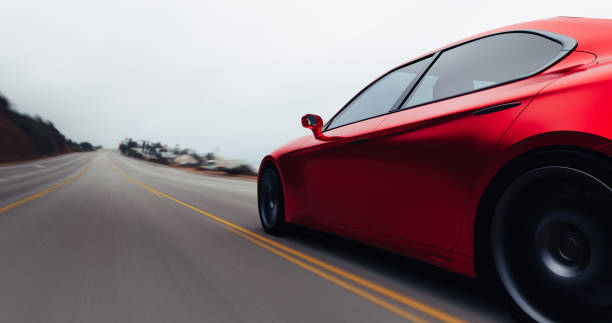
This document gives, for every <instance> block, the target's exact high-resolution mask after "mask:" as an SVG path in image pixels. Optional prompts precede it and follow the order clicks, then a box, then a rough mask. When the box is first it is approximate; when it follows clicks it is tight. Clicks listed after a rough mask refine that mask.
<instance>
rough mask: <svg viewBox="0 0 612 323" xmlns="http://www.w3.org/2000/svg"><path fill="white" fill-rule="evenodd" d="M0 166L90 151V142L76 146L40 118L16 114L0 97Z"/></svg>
mask: <svg viewBox="0 0 612 323" xmlns="http://www.w3.org/2000/svg"><path fill="white" fill-rule="evenodd" d="M0 143H2V144H1V145H0V163H4V162H15V161H23V160H29V159H35V158H41V157H45V156H55V155H59V154H64V153H69V152H80V151H93V150H95V149H96V148H99V147H94V146H93V145H92V144H91V143H89V142H81V143H77V142H74V141H72V140H70V139H66V137H65V136H64V135H63V134H62V133H61V132H60V131H59V130H57V129H56V128H55V126H54V125H53V123H51V122H49V121H45V120H43V119H42V118H41V117H39V116H35V117H33V116H30V115H27V114H23V113H19V112H17V111H15V110H14V109H13V108H12V107H11V103H10V101H9V100H8V99H7V98H5V97H4V96H2V95H0Z"/></svg>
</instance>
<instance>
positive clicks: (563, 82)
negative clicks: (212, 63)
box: [262, 18, 612, 277]
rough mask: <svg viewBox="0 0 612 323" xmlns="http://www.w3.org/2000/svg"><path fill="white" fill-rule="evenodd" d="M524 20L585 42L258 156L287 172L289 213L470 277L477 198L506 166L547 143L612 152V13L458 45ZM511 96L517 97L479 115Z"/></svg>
mask: <svg viewBox="0 0 612 323" xmlns="http://www.w3.org/2000/svg"><path fill="white" fill-rule="evenodd" d="M525 29H530V30H534V29H535V30H543V31H549V32H554V33H558V34H562V35H566V36H569V37H573V38H575V39H576V40H577V42H578V45H577V47H576V49H575V50H574V51H572V52H571V53H570V54H569V55H568V56H567V57H565V58H564V59H562V60H561V61H559V62H558V63H556V64H554V65H553V66H551V67H549V68H548V69H546V70H545V71H543V72H541V73H539V74H537V75H535V76H532V77H529V78H526V79H522V80H519V81H515V82H510V83H508V84H504V85H501V86H496V87H492V88H488V89H485V90H481V91H476V92H473V93H469V94H466V95H461V96H457V97H454V98H450V99H445V100H441V101H438V102H433V103H430V104H425V105H421V106H417V107H415V108H411V109H406V110H401V111H397V112H392V113H388V114H385V115H382V116H378V117H375V118H372V119H367V120H364V121H360V122H356V123H354V124H350V125H346V126H342V127H339V128H335V129H331V130H329V131H325V135H326V136H339V137H343V139H340V140H335V141H321V140H317V139H315V138H314V137H313V136H312V135H309V136H304V137H301V138H299V139H297V140H296V141H294V142H292V143H290V144H287V145H285V146H283V147H281V148H279V149H277V150H276V151H274V152H273V153H272V154H270V155H269V156H266V158H264V161H263V162H262V165H264V163H267V162H270V163H273V164H274V165H275V166H276V167H277V168H278V170H279V172H280V174H281V179H282V181H283V185H284V188H285V201H286V203H285V204H286V205H285V206H286V214H285V216H286V220H287V221H288V222H293V223H297V224H300V225H304V226H308V227H312V228H316V229H321V230H325V231H329V232H332V233H335V234H339V235H342V236H346V237H349V238H353V239H356V240H360V241H363V242H366V243H368V244H372V245H376V246H379V247H382V248H385V249H389V250H392V251H395V252H398V253H402V254H405V255H408V256H411V257H414V258H416V259H419V260H422V261H425V262H428V263H432V264H435V265H437V266H440V267H443V268H446V269H448V270H451V271H455V272H458V273H461V274H464V275H469V276H472V277H474V276H475V275H476V273H475V269H474V268H475V265H474V260H473V257H474V226H475V223H476V221H477V214H476V213H477V209H478V206H479V203H480V200H481V197H482V196H483V194H484V192H485V190H486V188H487V185H488V184H489V183H490V182H491V180H492V179H493V178H494V177H495V175H496V174H497V173H498V172H499V171H500V170H501V169H503V167H504V166H505V165H507V164H508V163H509V162H511V161H512V160H513V159H515V158H518V157H520V156H522V155H524V154H527V153H529V152H531V151H534V150H539V149H546V148H548V147H560V146H563V147H574V148H576V149H583V150H591V151H594V152H595V151H596V152H599V153H601V154H605V155H607V156H612V144H611V143H610V140H611V138H612V126H610V123H611V122H612V64H610V63H611V62H612V43H610V42H609V41H608V40H607V39H606V36H605V35H604V34H608V35H609V34H610V33H608V32H603V31H610V32H612V20H602V19H586V18H553V19H546V20H541V21H535V22H528V23H522V24H517V25H513V26H508V27H504V28H500V29H496V30H493V31H489V32H487V33H483V34H480V35H476V36H473V37H470V38H467V39H465V40H462V41H460V42H457V43H455V44H458V43H461V42H465V41H466V40H470V39H475V38H479V37H482V36H484V35H488V34H492V33H498V32H503V31H511V30H525ZM593 30H597V31H601V33H595V32H593ZM455 44H451V45H449V46H447V47H450V46H453V45H455ZM447 47H445V48H447ZM434 52H435V51H434ZM432 53H433V52H432ZM430 54H431V53H427V54H425V55H423V56H421V57H424V56H426V55H430ZM416 59H419V58H416ZM416 59H415V60H416ZM509 102H517V103H520V105H518V106H514V107H511V108H509V109H505V110H501V111H497V112H494V113H488V114H483V115H473V113H474V112H475V111H478V110H480V109H483V108H487V107H491V106H495V105H498V104H503V103H509ZM296 124H297V122H296ZM364 138H367V139H368V140H367V141H362V140H360V139H364ZM355 141H356V142H355Z"/></svg>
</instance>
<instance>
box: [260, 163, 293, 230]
mask: <svg viewBox="0 0 612 323" xmlns="http://www.w3.org/2000/svg"><path fill="white" fill-rule="evenodd" d="M257 199H258V206H259V218H260V220H261V225H262V226H263V228H264V230H265V231H266V232H267V233H269V234H273V235H284V234H287V233H288V232H289V227H288V224H287V223H285V202H284V198H283V187H282V183H281V180H280V177H279V176H278V173H277V172H276V170H275V169H274V168H271V167H269V168H266V169H264V170H263V173H262V174H261V177H260V179H259V183H258V187H257Z"/></svg>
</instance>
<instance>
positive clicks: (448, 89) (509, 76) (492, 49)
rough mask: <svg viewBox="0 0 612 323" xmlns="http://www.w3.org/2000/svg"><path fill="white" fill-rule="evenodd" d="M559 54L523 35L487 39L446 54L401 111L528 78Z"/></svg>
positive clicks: (553, 46)
mask: <svg viewBox="0 0 612 323" xmlns="http://www.w3.org/2000/svg"><path fill="white" fill-rule="evenodd" d="M562 50H563V47H562V45H561V44H560V43H558V42H556V41H553V40H550V39H548V38H545V37H542V36H538V35H535V34H530V33H524V32H515V33H505V34H499V35H494V36H489V37H485V38H482V39H479V40H475V41H473V42H469V43H466V44H464V45H460V46H458V47H454V48H451V49H448V50H445V51H443V52H442V53H441V54H440V57H439V58H438V59H437V60H436V62H435V63H434V64H433V66H432V67H431V68H430V69H429V71H427V73H426V74H425V76H424V77H423V79H422V81H421V82H420V83H419V84H418V85H417V88H416V89H415V90H414V91H413V93H412V95H411V96H410V98H408V100H406V101H405V102H404V104H403V105H402V108H409V107H412V106H415V105H420V104H423V103H427V102H430V101H437V100H442V99H445V98H450V97H453V96H457V95H460V94H463V93H468V92H472V91H475V90H478V89H481V88H485V87H489V86H493V85H496V84H501V83H506V82H509V81H513V80H517V79H520V78H523V77H526V76H529V75H531V74H533V73H535V72H537V71H539V70H540V69H541V68H543V67H546V66H547V65H548V64H550V63H551V62H552V61H553V60H554V59H555V58H557V57H558V55H559V54H560V53H561V51H562Z"/></svg>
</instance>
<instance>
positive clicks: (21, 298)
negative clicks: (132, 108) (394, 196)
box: [0, 151, 510, 323]
mask: <svg viewBox="0 0 612 323" xmlns="http://www.w3.org/2000/svg"><path fill="white" fill-rule="evenodd" d="M0 259H2V261H0V322H61V323H68V322H146V323H152V322H266V323H268V322H352V323H353V322H410V321H412V322H509V321H510V319H509V317H508V316H507V315H506V314H505V312H504V311H503V309H501V308H500V306H499V305H497V304H496V303H494V302H492V301H491V300H490V299H491V298H490V297H489V295H488V294H487V292H486V291H483V290H482V288H481V287H479V286H478V285H477V284H476V283H475V282H474V281H473V280H471V279H469V278H464V277H461V276H458V275H455V274H452V273H447V272H445V271H442V270H440V269H437V268H435V267H432V266H430V265H425V264H421V263H418V262H415V261H412V260H409V259H406V258H405V257H401V256H397V255H394V254H391V253H388V252H385V251H382V250H378V249H375V248H371V247H367V246H364V245H361V244H359V243H355V242H351V241H348V240H345V239H342V238H339V237H335V236H332V235H328V234H323V233H320V232H315V231H311V230H305V229H301V230H298V231H297V232H296V233H295V234H294V235H293V236H290V237H282V238H278V237H272V236H269V235H266V234H265V233H264V232H263V230H262V229H261V227H260V224H259V219H258V213H257V205H256V184H255V182H254V181H250V180H245V179H232V178H225V177H215V176H208V175H200V174H193V173H190V172H186V171H182V170H177V169H173V168H170V167H165V166H161V165H155V164H151V163H147V162H144V161H139V160H134V159H130V158H127V157H124V156H121V155H120V154H119V153H117V152H115V151H101V152H95V153H80V154H70V155H64V156H61V157H55V158H49V159H45V160H40V161H33V162H28V163H24V164H19V165H11V166H4V167H0Z"/></svg>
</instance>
